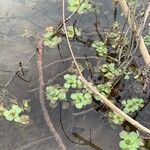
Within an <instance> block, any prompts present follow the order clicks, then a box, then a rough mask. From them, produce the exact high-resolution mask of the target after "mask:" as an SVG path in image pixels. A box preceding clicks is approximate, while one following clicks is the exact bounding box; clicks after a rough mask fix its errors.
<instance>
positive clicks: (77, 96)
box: [71, 93, 92, 109]
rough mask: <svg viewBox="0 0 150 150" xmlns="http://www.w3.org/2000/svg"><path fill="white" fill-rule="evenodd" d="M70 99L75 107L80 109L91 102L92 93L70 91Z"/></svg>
mask: <svg viewBox="0 0 150 150" xmlns="http://www.w3.org/2000/svg"><path fill="white" fill-rule="evenodd" d="M71 99H73V104H74V105H75V107H76V108H78V109H81V108H83V107H84V106H86V105H89V104H91V102H92V95H91V94H90V93H72V94H71Z"/></svg>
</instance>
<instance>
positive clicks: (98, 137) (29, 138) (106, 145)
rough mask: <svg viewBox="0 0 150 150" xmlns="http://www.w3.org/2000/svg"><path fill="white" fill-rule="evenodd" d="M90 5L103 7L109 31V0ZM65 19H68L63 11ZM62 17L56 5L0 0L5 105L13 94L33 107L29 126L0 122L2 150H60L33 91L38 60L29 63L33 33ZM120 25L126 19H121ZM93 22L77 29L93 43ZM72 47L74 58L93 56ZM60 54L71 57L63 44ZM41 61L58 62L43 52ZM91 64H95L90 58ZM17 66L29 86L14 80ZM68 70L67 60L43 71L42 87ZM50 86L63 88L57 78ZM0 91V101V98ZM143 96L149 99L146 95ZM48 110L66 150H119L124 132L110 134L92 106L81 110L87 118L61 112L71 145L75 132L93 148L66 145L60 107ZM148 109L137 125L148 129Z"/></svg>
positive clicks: (54, 54)
mask: <svg viewBox="0 0 150 150" xmlns="http://www.w3.org/2000/svg"><path fill="white" fill-rule="evenodd" d="M94 2H95V3H97V5H102V6H103V7H102V12H103V15H102V16H100V18H101V22H102V23H101V24H102V27H106V26H107V21H109V22H108V26H110V25H111V24H112V20H113V16H112V13H113V7H112V3H111V0H95V1H94ZM105 14H106V15H107V19H106V18H105ZM66 15H69V13H68V12H67V11H66ZM119 17H120V16H119ZM61 18H62V10H61V1H60V0H32V1H30V0H9V1H6V0H0V84H1V85H6V84H7V85H8V86H7V90H8V91H9V92H8V94H6V95H7V96H6V97H5V101H9V100H10V99H11V98H12V97H11V95H13V96H15V97H16V98H17V100H18V102H20V103H21V101H22V100H23V99H29V100H30V105H31V112H30V113H29V115H30V118H31V124H30V125H29V126H26V127H24V126H20V125H18V124H14V123H11V122H8V121H6V120H4V119H1V118H0V150H49V149H50V150H59V147H58V145H57V143H56V142H55V140H54V137H53V136H52V134H51V133H50V132H49V129H48V128H47V126H46V123H45V121H44V117H43V113H42V111H41V107H40V103H39V98H38V91H37V90H36V88H37V87H38V75H37V67H36V56H34V57H33V58H32V59H31V60H30V62H28V60H29V59H30V57H31V56H33V55H34V53H35V49H36V37H37V33H43V31H44V29H45V28H46V27H47V26H49V25H53V26H56V25H58V23H59V22H60V21H61ZM120 19H121V18H120ZM122 21H124V20H123V19H122ZM93 22H94V17H93V16H92V14H89V15H85V16H83V17H79V18H78V22H77V24H78V26H79V27H81V28H83V29H84V30H85V33H86V34H89V35H90V36H91V38H93V37H94V36H95V35H94V34H95V31H94V30H93ZM88 30H90V31H91V32H89V31H88ZM72 45H73V47H75V51H74V53H75V55H76V56H84V55H85V54H86V55H87V56H93V55H95V53H94V52H93V51H91V50H90V49H89V48H87V47H86V48H85V46H84V45H83V44H81V43H72ZM61 50H63V51H62V56H63V58H68V57H70V53H69V50H68V47H67V44H66V43H64V44H63V45H61ZM43 57H44V66H46V65H48V64H49V63H51V62H53V61H56V60H60V59H61V58H60V54H59V52H58V50H57V49H50V50H48V49H45V50H44V56H43ZM90 61H91V62H92V63H94V62H95V61H94V60H92V59H91V60H90ZM19 62H22V63H23V64H24V63H26V62H28V63H26V68H24V69H26V75H25V79H26V80H28V79H29V78H30V77H31V82H29V83H27V82H24V81H23V80H21V79H20V78H18V77H15V78H12V76H13V75H14V73H15V72H16V70H17V69H18V68H19ZM69 65H70V61H67V62H65V63H58V64H55V65H53V66H51V67H47V68H46V69H44V76H45V78H44V81H45V84H47V82H48V81H49V80H50V79H51V78H54V77H55V75H56V74H57V73H61V72H63V71H64V70H65V69H66V68H68V67H69ZM10 79H12V81H11V80H10ZM9 81H11V82H9ZM54 82H55V83H56V82H58V83H61V78H56V80H55V81H54ZM129 84H130V83H129ZM129 84H127V85H126V86H127V87H125V90H124V91H123V92H121V94H120V96H121V97H122V98H124V97H125V98H128V96H129V95H126V92H127V89H128V86H129ZM135 87H136V86H135ZM2 89H3V87H1V88H0V97H3V90H2ZM33 89H35V90H33ZM6 92H7V91H6ZM134 92H135V91H134V88H131V91H130V93H134ZM139 95H141V93H139ZM142 96H143V97H146V98H149V95H146V96H145V95H142ZM47 108H48V110H49V113H50V116H51V118H52V122H53V123H54V125H55V127H56V130H57V131H58V132H59V133H60V134H61V136H62V139H63V141H64V143H65V145H66V146H67V149H68V150H91V149H99V150H100V149H102V150H119V146H118V142H119V136H118V133H119V132H120V130H121V128H122V127H117V129H112V128H111V126H110V124H109V122H108V120H107V118H105V114H104V113H103V112H101V111H99V112H97V111H95V110H94V109H92V107H86V108H85V111H86V110H89V111H88V112H87V113H86V114H79V113H78V112H79V111H77V110H76V109H74V108H72V107H70V108H69V109H67V110H63V112H62V121H63V124H64V128H65V130H66V133H67V135H68V136H69V137H70V138H71V139H73V140H75V138H74V137H73V135H72V132H77V133H78V134H79V135H81V136H82V137H83V138H85V139H86V140H90V138H91V139H92V140H91V141H92V143H93V144H94V145H95V148H94V146H93V145H92V146H93V147H92V146H90V144H89V143H87V145H84V146H82V145H77V144H73V143H72V142H70V141H69V140H68V139H67V138H66V137H65V135H64V133H63V132H62V129H61V126H60V122H59V117H60V115H59V114H60V111H59V106H57V107H56V108H55V109H51V108H49V107H47ZM148 108H149V107H148V106H147V107H146V108H145V109H144V110H143V111H142V112H141V113H140V115H139V116H138V118H137V120H139V121H140V122H141V123H142V124H144V125H146V126H147V127H150V120H149V115H150V112H149V110H148ZM143 116H144V117H143ZM76 141H78V140H76ZM88 144H89V145H88Z"/></svg>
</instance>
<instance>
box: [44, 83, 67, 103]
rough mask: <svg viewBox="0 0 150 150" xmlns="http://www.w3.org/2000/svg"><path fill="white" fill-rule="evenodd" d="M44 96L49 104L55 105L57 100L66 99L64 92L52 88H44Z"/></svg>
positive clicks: (60, 89)
mask: <svg viewBox="0 0 150 150" xmlns="http://www.w3.org/2000/svg"><path fill="white" fill-rule="evenodd" d="M46 96H47V99H48V100H50V102H51V103H53V104H55V103H56V102H57V101H58V100H65V99H66V90H65V89H62V88H57V87H54V86H48V87H46Z"/></svg>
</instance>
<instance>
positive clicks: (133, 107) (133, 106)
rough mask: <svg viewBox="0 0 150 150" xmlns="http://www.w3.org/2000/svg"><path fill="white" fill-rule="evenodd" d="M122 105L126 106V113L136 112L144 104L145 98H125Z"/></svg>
mask: <svg viewBox="0 0 150 150" xmlns="http://www.w3.org/2000/svg"><path fill="white" fill-rule="evenodd" d="M122 105H123V106H124V109H123V111H124V112H125V113H134V112H135V111H137V110H139V109H140V108H142V107H143V106H144V100H143V99H139V98H132V99H128V100H123V101H122Z"/></svg>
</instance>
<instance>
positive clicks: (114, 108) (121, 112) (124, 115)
mask: <svg viewBox="0 0 150 150" xmlns="http://www.w3.org/2000/svg"><path fill="white" fill-rule="evenodd" d="M62 10H63V27H64V31H65V34H66V39H67V43H68V47H69V50H70V53H71V56H72V58H73V61H74V64H75V66H76V68H77V70H78V73H79V79H80V80H81V81H82V82H83V83H84V84H85V85H86V86H87V87H88V88H89V89H90V90H91V91H92V92H93V93H94V94H96V95H98V96H99V97H100V98H101V100H102V101H103V102H104V104H106V105H107V106H108V107H109V108H110V109H112V110H113V111H114V112H116V113H118V114H119V115H121V116H122V117H123V118H124V119H125V120H126V121H128V122H129V123H131V124H132V125H133V126H135V127H136V128H137V129H139V130H141V131H144V132H147V133H150V130H149V129H148V128H146V127H144V126H143V125H141V124H140V123H139V122H137V121H135V120H134V119H132V118H131V117H130V116H128V115H127V114H126V113H124V112H123V111H121V110H120V109H119V108H118V107H116V106H115V105H114V104H113V103H112V102H111V101H110V100H108V99H107V98H106V97H104V96H103V95H102V94H100V93H99V92H98V91H97V89H96V88H95V87H94V86H92V85H91V84H90V83H89V82H88V81H87V80H86V79H85V78H84V76H83V75H82V73H81V70H80V68H79V66H78V63H77V61H76V59H75V57H74V53H73V50H72V47H71V44H70V41H69V38H68V35H67V29H66V22H65V7H64V0H62ZM127 12H128V11H127ZM146 50H147V49H146ZM148 55H149V54H148ZM148 61H150V59H149V60H148Z"/></svg>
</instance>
